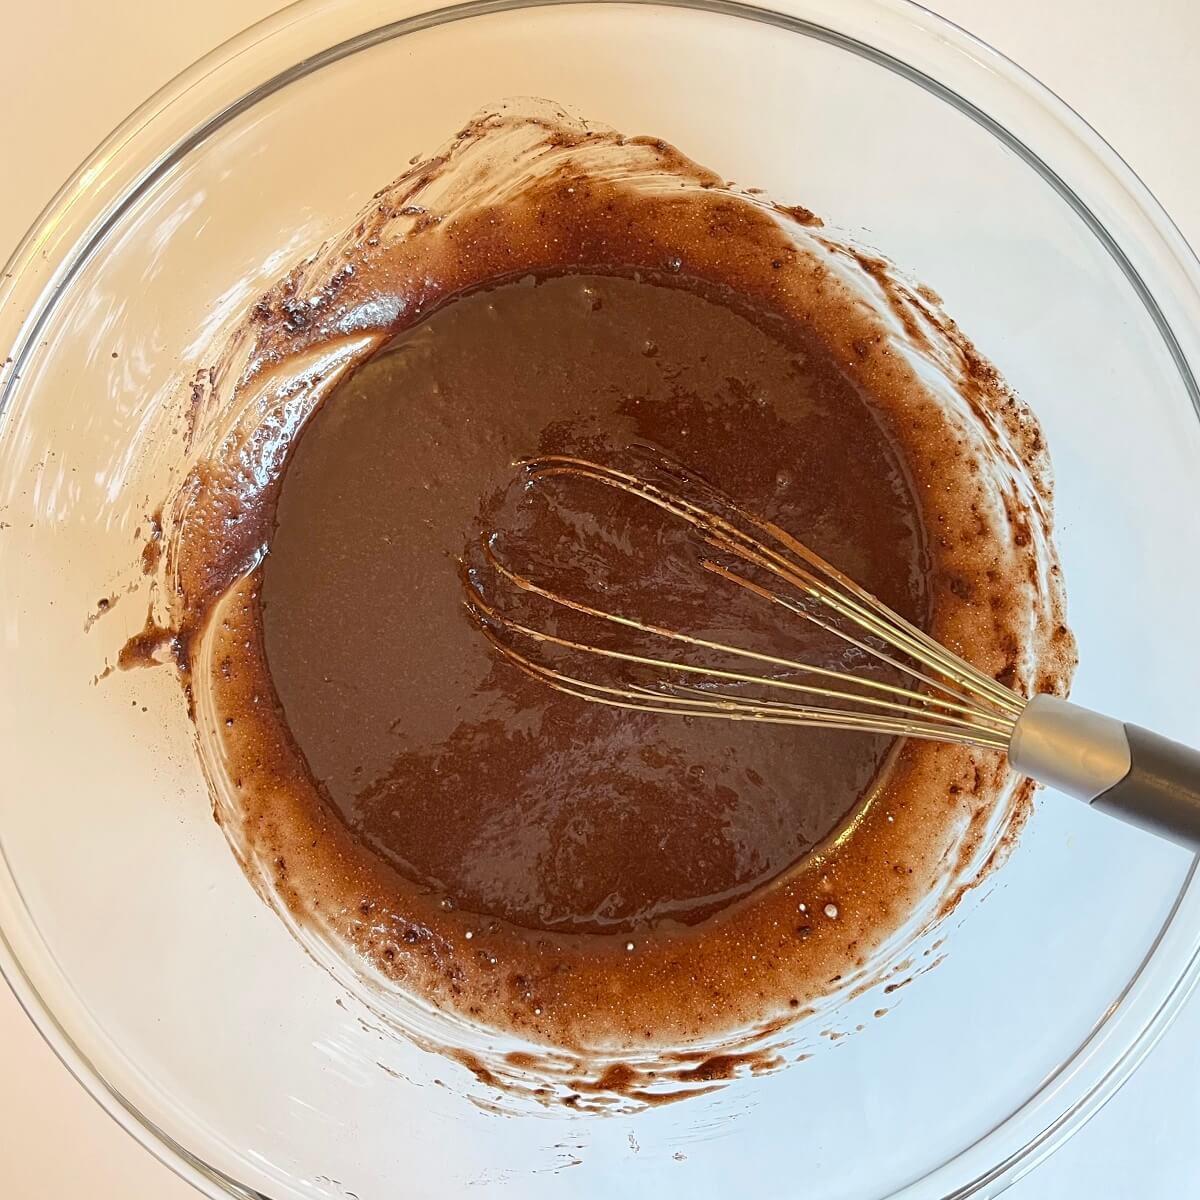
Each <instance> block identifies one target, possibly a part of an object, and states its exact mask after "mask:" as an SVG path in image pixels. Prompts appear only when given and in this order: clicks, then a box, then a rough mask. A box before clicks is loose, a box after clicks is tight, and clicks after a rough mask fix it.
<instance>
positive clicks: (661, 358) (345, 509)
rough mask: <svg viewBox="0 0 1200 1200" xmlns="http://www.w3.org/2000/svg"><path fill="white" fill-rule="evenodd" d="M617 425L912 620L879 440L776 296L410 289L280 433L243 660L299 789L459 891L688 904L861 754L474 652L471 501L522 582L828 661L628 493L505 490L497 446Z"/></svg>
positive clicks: (903, 506) (573, 915)
mask: <svg viewBox="0 0 1200 1200" xmlns="http://www.w3.org/2000/svg"><path fill="white" fill-rule="evenodd" d="M630 442H636V443H650V444H652V445H654V446H657V447H660V448H662V449H663V450H666V451H668V452H670V453H672V454H673V455H674V456H676V457H678V458H680V459H681V460H682V461H685V462H686V463H688V465H689V466H691V467H693V468H694V469H698V470H701V471H702V472H703V473H704V474H705V475H706V476H707V477H708V478H709V479H711V480H712V481H713V482H716V483H718V484H719V485H720V486H722V487H724V488H725V489H726V490H727V491H729V492H730V493H732V494H734V495H737V496H739V497H741V498H744V500H745V502H746V503H747V504H749V505H750V506H751V507H752V508H754V509H756V510H757V511H760V512H762V513H765V514H767V515H769V516H771V517H772V518H773V519H774V520H776V521H778V522H780V523H781V524H783V525H784V526H786V527H788V528H792V529H802V530H805V531H806V536H808V537H809V539H810V541H811V542H812V544H813V545H814V546H815V547H816V548H817V549H818V550H819V552H820V553H822V554H824V555H825V556H826V557H828V558H829V559H830V560H831V561H833V562H834V563H835V564H838V565H840V566H842V567H843V568H844V569H846V570H847V571H849V572H851V573H853V574H854V576H855V577H857V578H858V579H861V580H863V581H864V582H865V583H866V584H867V585H868V586H870V587H871V588H873V589H874V590H875V591H876V592H877V593H878V594H880V595H882V596H886V597H887V598H888V599H889V601H890V602H891V603H892V604H894V605H896V606H898V607H900V608H902V609H903V610H905V611H906V612H907V613H909V614H910V615H918V616H919V615H923V613H922V608H923V605H922V598H923V594H924V576H923V573H922V571H921V569H920V566H919V561H918V560H919V556H920V545H919V541H918V538H917V536H916V533H915V530H916V528H917V524H918V520H919V518H918V515H917V511H916V506H915V504H914V502H913V500H912V497H911V495H910V493H909V491H908V488H907V485H906V484H905V482H904V480H903V475H902V472H901V469H900V467H899V464H898V462H897V460H896V455H895V451H894V450H893V449H892V447H891V446H890V445H889V443H888V441H887V439H886V437H885V435H884V433H883V431H882V429H881V428H880V425H879V423H878V421H877V420H876V418H875V416H874V414H873V412H872V411H871V409H870V407H869V405H868V404H866V403H864V401H863V400H862V399H861V398H860V397H859V396H858V395H857V394H856V393H855V392H854V390H853V389H852V388H851V387H850V386H849V384H848V383H847V381H846V379H845V378H844V376H843V375H842V374H841V373H840V372H839V371H837V370H836V369H834V368H833V367H832V366H831V365H830V364H829V363H828V362H827V361H825V357H824V355H823V354H821V353H820V352H819V351H818V350H817V349H816V348H814V347H813V346H811V345H807V346H806V345H803V344H802V343H801V339H800V338H798V337H797V336H795V335H792V336H790V337H789V336H788V331H787V329H786V328H785V327H784V326H783V325H782V323H781V322H780V321H779V320H778V318H776V319H774V320H770V319H769V318H766V317H764V316H760V317H759V319H758V320H757V321H751V320H748V319H747V318H746V317H744V316H740V315H737V314H735V313H734V312H732V311H731V310H730V309H729V308H726V307H724V306H722V305H719V304H716V303H713V302H710V301H706V300H703V299H701V298H699V297H697V296H696V295H694V294H692V293H691V292H689V291H685V290H682V289H679V288H667V287H663V286H655V285H653V284H651V283H649V282H640V283H638V282H633V281H631V280H629V279H622V278H604V277H597V276H590V275H584V276H567V277H560V278H551V279H546V280H542V281H538V282H535V281H534V280H533V279H527V280H524V281H522V282H519V283H512V284H508V285H505V286H503V287H500V288H498V289H495V290H489V291H485V292H482V293H477V294H475V295H472V296H471V297H469V298H467V299H462V300H458V301H455V302H454V303H453V304H451V305H449V306H448V307H446V308H443V309H440V310H439V311H438V312H437V313H435V314H434V315H433V316H431V317H429V318H427V319H426V320H425V321H424V322H422V323H421V324H420V325H418V326H416V327H415V328H413V329H412V330H410V331H409V332H407V333H405V334H403V335H402V336H401V337H400V338H399V339H397V341H396V342H395V343H394V345H393V346H391V347H390V348H389V349H388V350H387V351H386V352H383V353H381V355H380V356H379V357H378V358H375V359H372V360H371V361H370V362H369V363H368V364H367V365H366V366H364V367H363V368H361V369H360V370H359V372H358V373H357V374H356V375H355V376H354V377H353V379H351V380H350V381H349V382H348V383H346V384H344V385H343V386H342V387H341V388H339V389H338V391H337V392H335V393H334V394H333V395H332V396H330V398H329V399H328V400H327V401H326V402H325V404H324V405H323V406H322V408H321V409H320V410H319V411H318V412H317V414H316V415H315V416H314V417H313V418H312V420H311V421H310V422H309V424H308V425H307V426H306V428H305V430H304V433H303V434H302V436H301V437H300V438H299V440H298V443H297V445H296V448H295V450H294V452H293V454H292V457H291V459H290V461H289V464H288V467H287V471H286V474H285V476H284V483H283V487H282V490H281V492H280V498H279V504H278V508H277V511H276V521H277V524H276V528H275V531H274V534H273V536H272V538H271V543H270V546H271V549H270V554H269V556H268V557H267V559H266V563H265V567H264V570H263V587H262V601H263V621H264V643H265V646H266V653H267V662H268V666H269V670H270V675H271V678H272V680H273V682H274V685H275V690H276V692H277V694H278V697H279V700H280V702H281V704H282V708H283V713H284V716H285V719H286V721H287V725H288V728H289V729H290V730H291V732H292V735H293V736H294V737H295V739H296V742H297V744H298V746H299V748H300V750H301V751H302V752H303V754H304V757H305V760H306V761H307V763H308V766H309V768H310V770H311V771H312V773H313V775H314V777H315V779H316V780H317V781H318V782H319V784H320V786H321V788H322V789H323V791H324V793H325V795H326V796H328V798H329V799H330V800H331V801H332V803H333V804H334V805H335V806H336V807H337V809H338V811H339V812H340V814H341V815H342V817H343V819H344V820H345V821H346V822H347V824H348V825H349V826H350V828H351V829H352V830H353V831H354V832H355V834H356V835H357V836H358V837H360V838H362V840H363V841H364V842H365V843H366V844H367V845H369V846H370V847H371V848H372V849H374V850H376V851H377V852H378V853H380V854H381V855H383V856H384V857H385V858H386V859H387V860H388V861H389V862H390V863H392V864H394V865H395V866H396V867H397V869H398V870H399V871H401V872H402V873H403V874H404V875H405V876H406V877H407V878H409V879H411V880H413V881H414V882H416V883H420V884H424V885H427V886H428V887H429V888H431V889H432V890H433V891H435V892H436V893H437V894H438V895H439V896H444V897H445V898H447V899H448V900H449V901H451V902H452V903H453V904H454V905H455V906H456V907H457V908H459V909H463V910H466V911H469V912H474V913H479V914H483V915H487V916H496V917H503V918H504V919H505V920H508V921H512V922H515V923H517V924H519V925H522V926H525V927H528V928H536V929H573V930H589V931H593V930H594V931H599V930H618V931H621V930H628V929H630V928H632V927H634V926H635V925H645V924H646V923H653V922H654V920H655V919H657V918H663V917H670V918H672V919H674V920H676V921H686V922H688V923H693V922H695V921H697V920H699V919H701V918H702V917H704V916H706V915H708V914H710V913H712V912H713V911H715V910H716V909H718V908H720V907H722V906H724V905H725V904H728V903H729V902H730V901H732V900H734V899H736V898H738V897H740V896H742V895H745V894H746V893H747V892H749V891H751V890H752V889H754V888H755V887H757V886H758V885H760V884H762V883H764V882H765V881H767V880H769V879H771V878H773V877H774V876H776V875H777V874H779V872H780V871H782V870H784V869H785V868H787V867H789V866H790V865H791V864H792V863H794V862H796V861H797V860H798V859H799V858H800V857H801V856H802V855H803V854H804V852H805V851H806V850H807V849H809V847H811V846H812V845H813V844H814V843H815V842H817V841H819V840H820V839H821V838H823V837H824V836H826V835H827V834H828V833H829V832H830V831H831V830H832V829H833V828H834V826H835V825H836V824H837V823H838V822H839V821H840V820H841V819H842V818H843V817H845V815H846V814H847V813H848V812H849V810H850V809H851V808H852V807H853V806H854V805H855V804H856V803H857V802H858V799H859V797H860V796H861V795H862V793H863V791H864V789H865V788H866V787H867V786H868V785H869V784H870V782H871V780H872V779H873V777H874V775H875V772H876V770H877V769H878V767H879V764H880V763H881V762H882V760H883V758H884V756H885V754H886V752H887V749H888V743H887V741H886V740H885V739H882V738H872V737H870V736H861V735H854V734H839V733H830V732H824V731H817V730H794V729H783V728H780V727H778V726H767V725H760V726H755V725H751V724H748V723H744V722H739V723H734V722H728V723H726V722H721V723H712V722H695V721H689V720H688V719H687V718H682V717H677V718H656V717H655V716H653V715H650V714H633V713H628V712H622V711H619V710H615V709H611V708H601V707H597V706H589V705H585V704H582V703H581V702H579V701H578V700H577V699H574V698H572V697H569V696H563V695H560V694H558V693H555V692H552V691H551V690H550V689H548V688H546V687H544V686H542V685H539V684H538V683H536V682H535V681H533V680H530V679H528V678H527V677H525V676H524V675H522V674H521V673H520V672H519V671H517V670H515V669H514V668H513V667H512V666H511V665H508V664H505V663H502V662H498V661H497V660H496V656H495V653H494V652H493V651H492V650H491V648H490V647H489V646H488V644H487V643H486V642H485V641H484V639H483V638H482V637H481V636H480V635H479V632H478V630H477V629H476V628H475V627H474V625H473V624H472V622H471V621H470V620H469V618H468V616H467V613H466V612H465V610H464V608H463V604H462V593H461V586H460V583H459V579H458V574H457V572H456V571H455V570H454V561H455V558H456V556H458V555H459V554H461V553H462V552H463V550H464V547H466V546H467V545H468V543H469V542H470V541H471V540H472V539H473V538H475V537H477V536H478V534H479V531H480V529H481V528H483V527H484V526H485V525H491V524H495V523H497V519H498V518H500V522H499V523H500V527H501V528H502V529H503V530H504V531H505V532H506V533H507V534H508V535H509V538H508V540H509V549H510V550H511V551H512V552H513V553H514V554H519V559H520V561H522V562H523V563H525V564H537V565H538V567H539V578H541V579H543V580H544V581H545V580H546V577H547V572H548V571H549V572H553V573H555V574H557V575H558V576H562V575H563V574H564V573H565V572H567V571H569V570H571V569H573V571H574V573H575V574H577V575H582V576H583V577H582V578H580V579H577V580H575V581H574V584H575V586H574V587H573V588H572V590H573V592H574V594H578V595H583V596H595V595H596V594H597V589H596V583H597V580H598V579H600V577H601V575H603V578H602V579H601V582H602V584H603V586H604V592H605V594H606V595H607V596H608V597H609V600H610V603H612V604H614V605H615V606H616V607H618V608H619V609H620V611H623V612H633V613H636V614H637V615H638V616H640V617H642V618H643V619H645V620H649V621H652V622H655V623H658V624H671V623H672V622H673V623H674V624H675V625H676V626H682V627H683V628H685V629H686V630H688V631H689V632H693V633H701V634H703V635H704V636H707V637H710V638H711V637H716V636H721V637H723V638H724V640H726V641H730V642H739V643H741V644H755V643H763V644H765V645H767V646H768V647H770V648H772V649H773V650H774V651H775V652H777V653H782V652H785V651H787V652H789V653H791V652H792V647H793V646H794V652H795V655H796V656H797V657H803V658H804V659H805V660H806V661H814V660H815V661H817V662H822V661H824V662H825V663H826V664H827V665H834V663H836V662H837V661H838V659H839V658H840V656H841V655H842V653H843V648H842V647H841V645H840V644H839V643H837V641H836V640H835V639H833V638H832V637H830V635H828V634H824V635H820V631H818V630H815V629H814V628H813V627H811V626H807V625H806V623H804V622H801V621H796V620H794V619H793V620H792V621H790V622H788V621H786V620H783V619H781V618H782V617H783V616H784V615H785V614H782V613H779V612H778V610H772V609H771V608H770V606H767V605H765V604H763V603H762V602H761V601H759V600H756V599H755V598H754V597H751V596H748V595H747V594H746V593H744V592H742V590H741V589H735V588H732V587H729V586H728V585H726V586H724V587H722V586H721V585H720V584H715V583H714V581H713V580H712V578H711V576H706V575H705V574H704V573H703V572H701V571H700V570H698V569H692V570H689V569H688V557H687V556H686V551H685V550H682V551H681V548H680V547H678V546H676V545H672V544H671V543H670V541H669V540H666V538H665V534H664V529H663V521H662V520H661V519H657V520H656V519H655V514H654V512H653V511H652V510H651V511H647V506H645V505H644V504H642V505H639V504H638V503H637V502H636V501H631V500H628V499H627V500H626V502H625V504H624V505H622V504H621V503H619V501H616V500H615V499H614V498H613V497H612V496H611V495H599V496H598V495H596V494H594V492H593V493H592V494H582V495H573V496H570V497H568V498H567V499H568V500H569V501H572V502H573V505H574V506H573V507H564V505H563V504H561V503H560V504H558V505H556V506H555V507H554V510H553V513H551V512H550V511H548V510H546V509H545V506H542V507H541V508H538V509H534V510H532V511H530V510H528V509H527V510H526V511H524V512H523V513H521V514H511V513H509V514H506V513H504V512H503V505H502V499H503V497H504V494H505V489H506V487H507V486H508V485H509V484H510V483H511V481H512V479H513V474H514V473H513V466H512V463H513V460H514V459H515V458H518V457H520V456H521V455H523V454H528V453H530V452H532V451H535V450H536V451H544V452H561V453H584V452H586V453H589V454H595V453H597V452H601V451H603V450H604V449H608V450H609V452H610V453H611V452H613V451H616V452H617V453H618V454H619V452H620V451H621V449H622V448H623V447H624V446H626V445H628V444H629V443H630ZM497 510H501V511H499V512H498V511H497ZM517 515H521V516H523V517H524V520H523V523H522V528H521V529H520V531H519V534H520V536H519V538H518V539H517V543H516V544H513V536H512V535H513V533H514V529H513V521H514V517H515V516H517ZM635 583H636V587H634V584H635ZM631 591H633V592H634V594H630V593H631ZM543 619H544V618H543ZM625 641H626V642H628V641H629V637H628V636H626V637H625Z"/></svg>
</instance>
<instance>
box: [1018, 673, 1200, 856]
mask: <svg viewBox="0 0 1200 1200" xmlns="http://www.w3.org/2000/svg"><path fill="white" fill-rule="evenodd" d="M1008 761H1009V762H1010V763H1011V764H1012V765H1013V766H1014V767H1015V768H1016V769H1017V770H1018V771H1020V772H1021V774H1022V775H1028V776H1029V778H1030V779H1036V780H1037V781H1038V783H1044V784H1046V785H1047V786H1048V787H1052V788H1057V789H1058V791H1060V792H1066V793H1067V795H1068V796H1074V797H1075V798H1076V799H1078V800H1083V801H1084V802H1085V803H1087V804H1091V805H1092V806H1093V807H1094V808H1098V809H1101V810H1102V811H1103V812H1107V813H1111V814H1112V815H1113V816H1115V817H1120V818H1121V819H1122V820H1123V821H1128V822H1129V823H1130V824H1132V825H1138V826H1140V827H1141V828H1142V829H1148V830H1150V831H1151V832H1152V833H1157V834H1158V835H1159V836H1160V837H1165V838H1169V839H1170V840H1171V841H1174V842H1178V843H1179V844H1180V845H1182V846H1187V847H1188V848H1189V849H1190V850H1192V851H1195V852H1200V750H1193V749H1191V748H1190V747H1188V746H1182V745H1180V744H1179V743H1178V742H1172V741H1170V740H1169V739H1167V738H1165V737H1160V736H1159V735H1158V734H1157V733H1151V732H1150V731H1149V730H1148V729H1142V728H1140V727H1139V726H1137V725H1124V724H1122V723H1121V722H1120V721H1117V720H1115V719H1114V718H1112V717H1106V716H1103V715H1102V714H1100V713H1096V712H1092V711H1091V709H1088V708H1082V707H1080V706H1079V705H1078V704H1072V703H1071V702H1070V701H1069V700H1060V699H1059V698H1058V697H1057V696H1034V697H1033V698H1032V699H1031V700H1030V701H1029V702H1028V703H1027V704H1026V705H1025V708H1024V710H1023V711H1022V713H1021V715H1020V717H1018V718H1017V723H1016V726H1015V727H1014V729H1013V734H1012V739H1011V741H1010V742H1009V746H1008Z"/></svg>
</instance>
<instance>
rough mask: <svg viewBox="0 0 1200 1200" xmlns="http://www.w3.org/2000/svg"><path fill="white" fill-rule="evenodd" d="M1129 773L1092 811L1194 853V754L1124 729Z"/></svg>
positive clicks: (1199, 757) (1197, 793) (1197, 759)
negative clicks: (1118, 819) (1127, 745)
mask: <svg viewBox="0 0 1200 1200" xmlns="http://www.w3.org/2000/svg"><path fill="white" fill-rule="evenodd" d="M1124 729H1125V737H1126V739H1127V741H1128V742H1129V770H1128V772H1127V773H1126V774H1125V776H1124V777H1123V778H1122V779H1121V780H1119V781H1118V782H1117V783H1114V784H1113V785H1112V787H1110V788H1107V789H1105V790H1104V791H1103V792H1101V793H1100V794H1099V795H1098V796H1097V797H1096V798H1095V799H1094V800H1093V801H1092V807H1093V808H1099V809H1101V810H1102V811H1104V812H1107V813H1112V815H1113V816H1115V817H1120V818H1121V819H1122V820H1123V821H1129V822H1130V823H1131V824H1133V825H1138V826H1140V827H1141V828H1142V829H1148V830H1149V831H1150V832H1151V833H1157V834H1158V835H1159V836H1160V837H1165V838H1170V839H1171V840H1172V841H1174V842H1178V843H1179V844H1180V845H1182V846H1187V847H1188V848H1189V849H1191V850H1193V851H1195V852H1200V751H1198V750H1193V749H1192V748H1191V747H1190V746H1183V745H1180V743H1179V742H1173V741H1171V740H1170V739H1169V738H1165V737H1160V736H1159V735H1158V734H1157V733H1151V732H1150V730H1148V729H1142V728H1141V727H1140V726H1138V725H1126V726H1125V727H1124Z"/></svg>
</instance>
